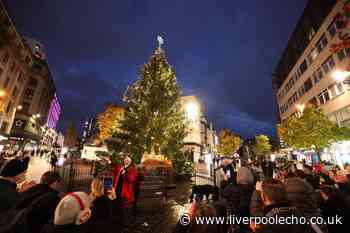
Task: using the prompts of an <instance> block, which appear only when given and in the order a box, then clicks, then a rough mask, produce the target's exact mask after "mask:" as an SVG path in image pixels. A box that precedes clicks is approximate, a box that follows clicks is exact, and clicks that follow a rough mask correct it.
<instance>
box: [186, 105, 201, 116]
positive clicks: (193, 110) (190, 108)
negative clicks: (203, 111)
mask: <svg viewBox="0 0 350 233" xmlns="http://www.w3.org/2000/svg"><path fill="white" fill-rule="evenodd" d="M186 114H187V117H188V118H189V120H191V121H195V120H196V119H197V117H198V115H199V108H198V105H197V104H195V103H193V102H190V103H187V104H186Z"/></svg>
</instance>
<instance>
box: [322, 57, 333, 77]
mask: <svg viewBox="0 0 350 233" xmlns="http://www.w3.org/2000/svg"><path fill="white" fill-rule="evenodd" d="M334 66H335V62H334V59H333V57H332V55H331V56H329V57H328V58H327V60H326V61H325V62H324V63H323V64H322V67H323V70H324V73H325V74H327V73H328V72H329V71H331V70H332V68H333V67H334Z"/></svg>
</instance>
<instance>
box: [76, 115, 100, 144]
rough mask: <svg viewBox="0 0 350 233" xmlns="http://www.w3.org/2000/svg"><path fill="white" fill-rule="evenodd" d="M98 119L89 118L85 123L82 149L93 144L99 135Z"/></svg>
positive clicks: (81, 142)
mask: <svg viewBox="0 0 350 233" xmlns="http://www.w3.org/2000/svg"><path fill="white" fill-rule="evenodd" d="M97 130H98V129H97V119H96V118H94V117H93V118H89V119H88V120H86V121H85V122H84V125H83V134H82V137H81V141H80V143H79V144H80V147H81V148H83V146H84V144H85V143H92V141H93V140H94V139H95V138H96V135H97Z"/></svg>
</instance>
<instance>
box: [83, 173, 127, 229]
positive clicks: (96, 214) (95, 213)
mask: <svg viewBox="0 0 350 233" xmlns="http://www.w3.org/2000/svg"><path fill="white" fill-rule="evenodd" d="M105 191H106V190H105V187H104V184H103V181H102V179H99V178H95V179H94V180H93V181H92V183H91V193H90V198H91V200H92V204H91V211H92V217H91V219H90V220H89V222H88V223H87V224H85V226H84V227H83V228H84V232H91V233H107V232H110V230H111V229H114V231H113V232H116V233H117V232H122V230H123V227H124V218H125V216H124V209H123V206H122V203H120V202H119V201H118V200H111V199H110V198H109V197H108V196H107V195H106V192H105Z"/></svg>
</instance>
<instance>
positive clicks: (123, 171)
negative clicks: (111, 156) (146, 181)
mask: <svg viewBox="0 0 350 233" xmlns="http://www.w3.org/2000/svg"><path fill="white" fill-rule="evenodd" d="M113 176H114V184H113V190H114V192H115V195H116V197H117V199H119V200H122V201H123V203H124V206H125V207H132V206H133V204H134V202H135V183H136V179H137V170H136V166H135V165H134V164H133V163H132V160H131V158H130V157H125V158H124V163H123V165H119V164H118V165H116V166H115V167H114V169H113Z"/></svg>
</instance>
